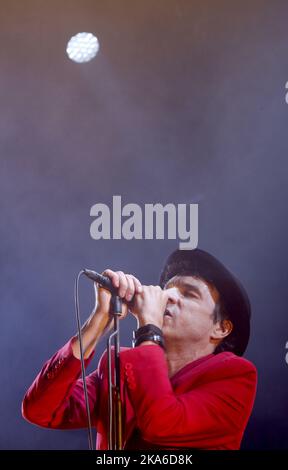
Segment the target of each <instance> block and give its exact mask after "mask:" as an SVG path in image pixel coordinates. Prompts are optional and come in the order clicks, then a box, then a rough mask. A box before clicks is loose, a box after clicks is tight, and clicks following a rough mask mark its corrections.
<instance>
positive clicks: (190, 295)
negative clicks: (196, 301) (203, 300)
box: [184, 291, 196, 297]
mask: <svg viewBox="0 0 288 470" xmlns="http://www.w3.org/2000/svg"><path fill="white" fill-rule="evenodd" d="M184 295H186V297H196V296H195V292H191V291H186V292H185V293H184Z"/></svg>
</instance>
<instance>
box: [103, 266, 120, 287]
mask: <svg viewBox="0 0 288 470" xmlns="http://www.w3.org/2000/svg"><path fill="white" fill-rule="evenodd" d="M102 275H103V276H107V277H109V279H111V281H112V284H113V286H114V287H116V289H118V287H119V276H118V275H117V273H116V272H115V271H112V269H105V271H103V273H102Z"/></svg>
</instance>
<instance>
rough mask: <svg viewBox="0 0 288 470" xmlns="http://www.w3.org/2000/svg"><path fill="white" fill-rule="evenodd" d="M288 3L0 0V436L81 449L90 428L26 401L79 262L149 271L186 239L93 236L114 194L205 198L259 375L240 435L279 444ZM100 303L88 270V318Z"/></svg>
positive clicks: (286, 405)
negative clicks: (83, 52) (56, 418)
mask: <svg viewBox="0 0 288 470" xmlns="http://www.w3.org/2000/svg"><path fill="white" fill-rule="evenodd" d="M287 17H288V3H287V1H284V0H283V1H279V0H278V1H277V0H276V1H273V2H271V1H269V0H261V1H260V0H249V1H248V0H244V1H243V0H242V1H233V2H231V1H228V0H227V1H215V0H195V1H192V0H191V1H189V2H187V0H169V1H167V0H157V2H155V1H152V0H145V2H144V1H135V0H125V1H124V0H123V1H121V0H105V1H96V0H81V1H76V0H69V1H64V0H57V1H56V0H50V1H49V2H47V1H42V0H41V1H40V0H25V2H20V1H19V0H18V1H17V0H9V1H8V0H6V1H2V2H1V4H0V37H1V48H0V165H1V167H0V178H1V180H0V192H1V193H0V205H1V228H0V230H1V234H0V235H1V238H0V239H1V244H0V256H1V273H0V275H1V279H0V290H1V295H0V309H1V318H2V322H1V323H2V325H1V342H0V348H1V359H2V360H1V366H2V370H1V409H0V416H1V424H0V426H1V429H0V446H1V448H2V449H83V448H87V437H86V432H85V431H84V430H83V431H69V432H66V431H50V430H44V429H40V428H38V427H35V426H32V425H30V424H28V423H27V422H25V421H24V420H23V418H22V417H21V410H20V405H21V400H22V397H23V395H24V393H25V390H26V388H27V387H28V386H29V385H30V383H31V382H32V380H33V379H34V377H35V375H36V373H37V371H38V370H39V369H40V367H41V366H42V364H43V362H44V361H45V360H46V359H47V358H48V357H49V356H51V355H52V353H53V352H54V351H55V350H57V349H58V348H59V347H60V346H61V345H62V344H64V342H66V340H68V338H69V337H70V336H71V335H72V334H74V332H75V329H76V322H75V318H74V304H73V283H74V278H75V275H76V273H77V272H78V271H79V269H81V268H82V267H84V266H86V267H92V268H94V269H96V270H98V271H102V270H103V269H104V268H106V267H108V266H109V267H111V268H117V269H122V270H123V271H126V272H132V273H134V274H135V275H136V276H138V277H139V278H140V279H141V280H142V281H143V283H149V284H151V283H156V282H157V279H158V274H159V271H160V268H161V266H162V264H163V262H164V259H165V258H166V256H167V255H168V253H169V252H170V251H171V250H172V249H174V248H175V247H176V246H177V245H178V242H176V241H157V240H154V241H153V240H152V241H145V240H142V241H136V240H133V241H125V240H120V241H112V240H111V241H95V240H92V239H91V237H90V234H89V228H90V224H91V221H92V220H91V217H90V215H89V213H90V208H91V206H92V205H93V204H95V203H97V202H104V203H107V204H109V205H111V203H112V196H113V195H117V194H119V195H122V198H123V203H124V204H126V203H129V202H134V203H137V204H140V205H144V204H145V203H156V202H160V203H163V204H166V203H168V202H172V203H174V204H177V203H187V204H190V203H198V204H199V247H201V248H204V249H207V250H208V251H210V252H212V253H213V254H214V255H216V256H218V257H219V258H220V259H221V260H222V261H223V262H224V263H225V264H226V265H227V266H228V267H229V268H230V269H231V270H232V271H234V272H235V274H236V275H238V277H239V278H240V279H241V280H242V282H243V283H244V285H245V286H246V287H247V290H248V291H249V293H250V295H251V301H252V306H253V322H252V336H251V341H250V345H249V348H248V350H247V354H246V357H247V358H249V359H250V360H252V361H253V362H254V363H255V364H256V366H257V368H258V371H259V388H258V394H257V400H256V404H255V407H254V411H253V415H252V417H251V420H250V423H249V426H248V428H247V432H246V436H245V439H244V441H243V447H244V448H247V449H275V448H285V447H287V438H288V431H287V419H286V418H287V413H288V402H287V385H288V380H287V367H288V366H287V364H286V362H285V355H286V350H285V345H286V341H287V340H288V331H287V249H286V243H287V225H288V222H287V210H286V204H287V194H288V190H287V180H288V162H287V155H288V137H287V129H288V106H287V104H286V102H285V93H286V90H285V83H286V82H287V80H288V53H287V50H288V49H287V46H288V30H287ZM79 31H91V32H93V33H94V34H96V35H97V36H98V38H99V41H100V52H99V54H98V56H97V57H96V59H95V60H94V61H92V62H90V63H88V64H86V65H78V64H75V63H73V62H71V61H69V60H68V58H67V56H66V54H65V48H66V43H67V41H68V40H69V38H70V37H71V36H72V35H74V34H75V33H77V32H79ZM142 207H143V206H142ZM93 303H94V298H93V292H92V286H91V284H90V283H89V282H88V281H87V282H82V283H81V307H82V312H83V313H82V316H83V320H84V317H85V318H86V317H87V316H88V314H89V313H90V311H91V309H92V307H93ZM134 325H135V323H134V321H133V319H127V320H126V321H125V323H124V322H123V325H122V344H123V345H129V344H130V338H131V331H132V329H133V327H134ZM104 346H105V345H104V343H103V344H102V345H101V346H100V349H99V351H98V355H96V359H95V361H94V363H93V367H96V365H97V357H99V354H100V353H101V352H102V351H103V348H104Z"/></svg>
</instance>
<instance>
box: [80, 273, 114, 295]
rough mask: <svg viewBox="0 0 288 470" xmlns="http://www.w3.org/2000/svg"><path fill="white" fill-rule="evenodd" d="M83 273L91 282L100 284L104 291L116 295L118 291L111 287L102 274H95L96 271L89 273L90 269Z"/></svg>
mask: <svg viewBox="0 0 288 470" xmlns="http://www.w3.org/2000/svg"><path fill="white" fill-rule="evenodd" d="M83 273H84V274H85V275H86V276H87V277H88V278H89V279H91V280H92V281H95V282H97V283H98V284H100V285H101V286H102V287H104V289H106V290H109V291H110V292H111V294H116V293H117V292H118V290H117V289H116V288H115V287H114V286H113V284H112V281H111V279H109V277H107V276H103V275H102V274H99V273H96V271H91V269H83Z"/></svg>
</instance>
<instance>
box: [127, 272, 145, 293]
mask: <svg viewBox="0 0 288 470" xmlns="http://www.w3.org/2000/svg"><path fill="white" fill-rule="evenodd" d="M130 276H131V278H132V280H133V282H134V288H135V294H141V293H142V292H143V287H142V284H141V282H140V281H139V279H137V277H135V276H133V275H132V274H130Z"/></svg>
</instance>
